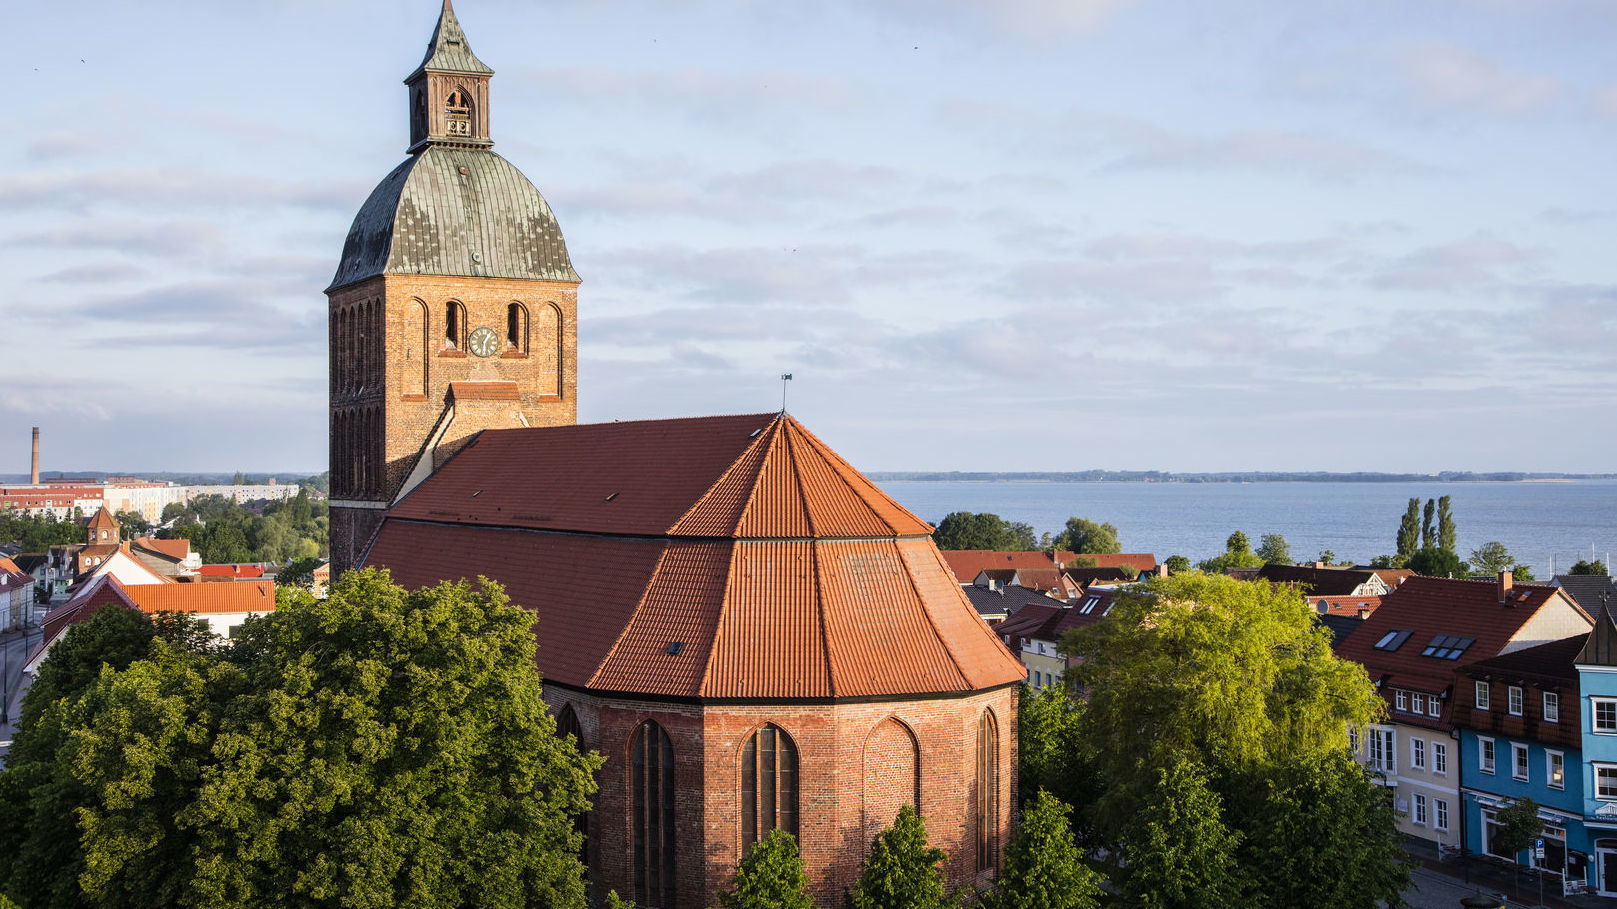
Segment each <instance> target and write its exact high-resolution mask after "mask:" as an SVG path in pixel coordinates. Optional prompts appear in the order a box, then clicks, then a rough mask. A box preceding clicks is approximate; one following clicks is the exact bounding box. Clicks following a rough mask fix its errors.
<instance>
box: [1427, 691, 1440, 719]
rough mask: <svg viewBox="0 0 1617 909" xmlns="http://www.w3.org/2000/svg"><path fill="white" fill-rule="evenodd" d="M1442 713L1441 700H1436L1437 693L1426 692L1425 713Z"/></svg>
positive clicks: (1436, 714)
mask: <svg viewBox="0 0 1617 909" xmlns="http://www.w3.org/2000/svg"><path fill="white" fill-rule="evenodd" d="M1442 714H1443V702H1442V701H1440V700H1438V698H1437V695H1435V694H1428V695H1427V696H1426V715H1427V716H1441V715H1442Z"/></svg>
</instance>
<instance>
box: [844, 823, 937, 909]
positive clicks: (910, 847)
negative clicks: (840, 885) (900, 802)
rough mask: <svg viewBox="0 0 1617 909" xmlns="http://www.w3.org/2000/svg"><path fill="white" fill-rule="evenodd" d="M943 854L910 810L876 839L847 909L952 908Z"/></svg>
mask: <svg viewBox="0 0 1617 909" xmlns="http://www.w3.org/2000/svg"><path fill="white" fill-rule="evenodd" d="M945 858H947V856H945V855H944V854H943V850H942V849H938V848H936V847H934V846H932V845H931V844H929V843H928V842H927V839H926V822H925V821H923V820H921V816H920V815H919V814H917V813H916V812H915V809H914V808H913V807H911V806H909V805H905V806H904V807H903V808H900V809H899V811H898V817H897V818H896V819H894V821H893V825H892V826H891V827H888V828H887V829H886V830H883V831H882V832H881V833H880V834H878V835H877V836H876V839H875V841H874V842H873V843H872V844H871V847H870V854H869V855H868V856H866V857H865V861H864V863H863V864H861V865H860V866H859V880H858V881H856V882H855V883H854V885H853V889H852V890H851V891H849V893H848V901H847V902H848V909H952V907H954V906H956V905H958V901H957V900H956V899H955V898H954V897H953V896H952V895H951V894H950V893H949V891H948V888H947V887H945V886H944V877H943V867H942V866H943V861H944V859H945Z"/></svg>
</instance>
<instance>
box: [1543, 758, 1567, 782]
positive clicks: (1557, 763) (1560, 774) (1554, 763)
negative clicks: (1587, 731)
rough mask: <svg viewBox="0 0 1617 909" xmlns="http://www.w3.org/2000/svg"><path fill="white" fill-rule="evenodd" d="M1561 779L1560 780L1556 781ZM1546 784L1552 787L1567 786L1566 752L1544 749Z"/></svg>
mask: <svg viewBox="0 0 1617 909" xmlns="http://www.w3.org/2000/svg"><path fill="white" fill-rule="evenodd" d="M1557 780H1560V782H1556V781H1557ZM1544 784H1545V785H1546V786H1548V787H1550V788H1551V789H1565V788H1566V754H1565V753H1564V752H1561V751H1556V750H1554V749H1551V748H1546V749H1544Z"/></svg>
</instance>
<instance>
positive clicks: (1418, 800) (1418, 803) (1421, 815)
mask: <svg viewBox="0 0 1617 909" xmlns="http://www.w3.org/2000/svg"><path fill="white" fill-rule="evenodd" d="M1414 806H1415V811H1414V814H1415V826H1417V827H1425V826H1426V822H1427V820H1428V819H1427V817H1426V796H1424V795H1422V794H1421V793H1419V792H1417V793H1415V796H1414Z"/></svg>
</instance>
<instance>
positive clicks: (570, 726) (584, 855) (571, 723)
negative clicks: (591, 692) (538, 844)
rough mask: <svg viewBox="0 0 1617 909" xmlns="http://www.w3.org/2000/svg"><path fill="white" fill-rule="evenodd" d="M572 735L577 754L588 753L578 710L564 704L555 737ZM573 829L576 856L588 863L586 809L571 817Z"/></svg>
mask: <svg viewBox="0 0 1617 909" xmlns="http://www.w3.org/2000/svg"><path fill="white" fill-rule="evenodd" d="M568 736H572V737H573V745H574V747H576V748H577V749H578V753H579V754H588V753H589V746H588V745H585V744H584V727H583V726H582V725H580V724H579V722H578V712H577V711H575V710H574V709H573V705H572V704H567V705H564V706H563V707H562V708H561V713H559V714H557V715H556V737H557V738H563V739H564V738H566V737H568ZM573 829H574V830H576V831H578V835H579V837H580V839H579V844H578V857H579V858H581V859H583V860H584V864H586V865H588V864H589V853H590V813H589V812H588V811H586V812H584V813H583V814H580V815H578V816H577V817H575V818H573Z"/></svg>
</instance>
